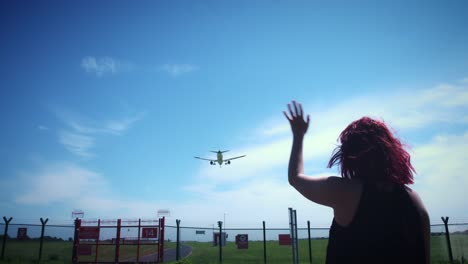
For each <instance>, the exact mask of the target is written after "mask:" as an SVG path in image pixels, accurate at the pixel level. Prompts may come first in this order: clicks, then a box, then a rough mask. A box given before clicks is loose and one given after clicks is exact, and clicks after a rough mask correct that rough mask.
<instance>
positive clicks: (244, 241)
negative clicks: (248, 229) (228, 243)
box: [236, 234, 249, 249]
mask: <svg viewBox="0 0 468 264" xmlns="http://www.w3.org/2000/svg"><path fill="white" fill-rule="evenodd" d="M236 244H237V249H248V248H249V235H247V234H239V235H237V236H236Z"/></svg>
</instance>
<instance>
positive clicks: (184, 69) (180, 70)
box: [160, 64, 198, 77]
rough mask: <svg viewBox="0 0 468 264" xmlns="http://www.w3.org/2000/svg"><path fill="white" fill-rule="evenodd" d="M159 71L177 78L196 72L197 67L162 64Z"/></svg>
mask: <svg viewBox="0 0 468 264" xmlns="http://www.w3.org/2000/svg"><path fill="white" fill-rule="evenodd" d="M160 69H161V70H162V71H165V72H167V73H168V74H170V75H172V76H173V77H177V76H180V75H182V74H187V73H190V72H193V71H195V70H198V67H197V66H195V65H192V64H164V65H162V66H161V67H160Z"/></svg>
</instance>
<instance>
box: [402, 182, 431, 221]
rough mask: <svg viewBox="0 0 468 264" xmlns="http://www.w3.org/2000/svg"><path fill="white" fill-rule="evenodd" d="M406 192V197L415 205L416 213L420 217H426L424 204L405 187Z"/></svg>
mask: <svg viewBox="0 0 468 264" xmlns="http://www.w3.org/2000/svg"><path fill="white" fill-rule="evenodd" d="M406 191H407V192H408V195H409V197H410V198H411V200H412V201H413V204H414V205H415V207H416V209H417V210H418V212H419V213H420V214H422V215H427V210H426V207H425V206H424V203H423V201H422V199H421V197H420V196H419V194H418V193H417V192H416V191H415V190H413V189H411V188H409V187H406Z"/></svg>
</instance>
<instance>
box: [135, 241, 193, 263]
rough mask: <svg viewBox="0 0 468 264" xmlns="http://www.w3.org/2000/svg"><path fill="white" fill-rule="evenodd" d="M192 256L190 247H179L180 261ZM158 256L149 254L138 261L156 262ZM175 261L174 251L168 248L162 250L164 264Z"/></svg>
mask: <svg viewBox="0 0 468 264" xmlns="http://www.w3.org/2000/svg"><path fill="white" fill-rule="evenodd" d="M190 254H192V247H191V246H186V245H180V259H182V258H185V257H187V256H188V255H190ZM157 256H158V254H157V253H155V254H150V255H146V256H141V257H140V261H148V262H150V261H156V259H157ZM175 260H176V249H175V248H168V249H165V250H164V262H167V261H175Z"/></svg>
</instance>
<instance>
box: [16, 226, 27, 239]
mask: <svg viewBox="0 0 468 264" xmlns="http://www.w3.org/2000/svg"><path fill="white" fill-rule="evenodd" d="M27 238H28V229H27V228H26V227H19V228H18V234H17V235H16V239H18V240H26V239H27Z"/></svg>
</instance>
